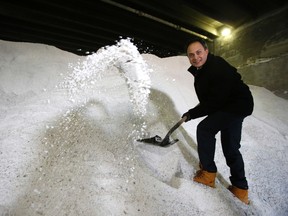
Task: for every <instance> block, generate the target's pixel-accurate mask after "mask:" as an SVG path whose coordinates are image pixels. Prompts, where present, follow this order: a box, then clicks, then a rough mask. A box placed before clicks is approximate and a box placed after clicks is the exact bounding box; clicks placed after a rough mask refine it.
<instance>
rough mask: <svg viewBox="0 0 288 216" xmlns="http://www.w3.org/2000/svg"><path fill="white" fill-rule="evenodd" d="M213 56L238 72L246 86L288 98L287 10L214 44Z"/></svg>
mask: <svg viewBox="0 0 288 216" xmlns="http://www.w3.org/2000/svg"><path fill="white" fill-rule="evenodd" d="M213 50H214V53H215V54H216V55H220V56H222V57H224V58H225V59H226V60H227V61H228V62H230V63H231V64H232V65H234V66H235V67H237V68H238V69H239V72H240V73H241V75H242V77H243V80H245V82H246V83H248V84H251V85H256V86H262V87H265V88H267V89H269V90H271V91H273V92H275V93H276V94H278V95H279V96H282V97H285V98H288V8H287V7H286V8H283V9H281V10H279V11H276V12H274V13H273V14H270V15H268V16H266V17H263V18H261V19H259V20H257V21H254V22H253V23H250V24H249V25H246V26H243V27H241V28H239V29H236V31H235V32H233V34H232V35H231V36H230V37H226V38H224V37H221V38H218V39H217V40H216V41H215V42H214V48H213Z"/></svg>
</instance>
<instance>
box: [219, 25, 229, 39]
mask: <svg viewBox="0 0 288 216" xmlns="http://www.w3.org/2000/svg"><path fill="white" fill-rule="evenodd" d="M230 34H231V29H230V28H227V27H225V28H223V29H222V30H221V35H222V36H224V37H225V36H229V35H230Z"/></svg>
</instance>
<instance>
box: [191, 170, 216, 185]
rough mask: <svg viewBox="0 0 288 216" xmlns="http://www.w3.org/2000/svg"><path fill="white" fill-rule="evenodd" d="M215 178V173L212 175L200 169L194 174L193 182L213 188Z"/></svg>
mask: <svg viewBox="0 0 288 216" xmlns="http://www.w3.org/2000/svg"><path fill="white" fill-rule="evenodd" d="M215 178H216V172H215V173H212V172H207V171H205V170H202V169H201V170H198V171H197V172H196V175H195V176H194V178H193V180H194V181H195V182H198V183H201V184H204V185H207V186H209V187H213V188H215Z"/></svg>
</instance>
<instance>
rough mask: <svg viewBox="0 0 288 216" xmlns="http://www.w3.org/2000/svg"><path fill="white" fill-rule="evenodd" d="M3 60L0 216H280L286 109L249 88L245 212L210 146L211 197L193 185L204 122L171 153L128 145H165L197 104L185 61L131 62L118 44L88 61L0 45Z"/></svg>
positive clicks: (144, 58) (286, 163)
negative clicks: (214, 170) (162, 140)
mask: <svg viewBox="0 0 288 216" xmlns="http://www.w3.org/2000/svg"><path fill="white" fill-rule="evenodd" d="M0 51H1V52H0V53H1V55H0V93H1V95H0V100H1V103H0V111H1V112H0V120H1V121H0V128H1V130H0V170H1V171H0V215H21V216H26V215H27V216H33V215H45V216H46V215H51V216H52V215H53V216H54V215H59V216H60V215H71V216H72V215H97V216H98V215H99V216H108V215H117V216H118V215H133V216H134V215H145V216H146V215H171V216H172V215H173V216H175V215H179V216H180V215H181V216H182V215H183V216H184V215H185V216H186V215H267V216H268V215H269V216H271V215H275V216H279V215H280V216H282V215H288V204H287V200H288V187H287V179H288V169H287V167H288V158H287V155H288V115H287V110H288V102H287V100H284V99H281V98H279V97H276V96H275V95H273V94H272V93H271V92H270V91H268V90H266V89H264V88H260V87H256V86H250V88H251V90H252V93H253V95H254V99H255V111H254V113H253V115H252V116H250V117H248V118H246V119H245V121H244V124H243V134H242V148H241V150H242V154H243V157H244V160H245V162H246V164H245V165H246V173H247V179H248V181H249V186H250V191H249V192H250V194H249V197H250V200H251V204H250V205H249V206H247V205H244V204H242V203H241V202H240V201H238V200H237V199H235V198H234V197H233V196H232V195H231V194H230V192H229V191H228V190H227V189H226V186H227V185H228V184H229V180H228V179H229V170H228V168H227V166H226V165H225V160H224V158H223V155H222V151H221V148H220V145H219V143H218V145H217V151H216V157H215V161H216V163H217V165H218V170H219V173H218V178H217V187H216V189H212V188H208V187H205V186H202V185H199V184H197V183H194V182H193V181H191V177H192V176H193V174H194V173H195V171H196V170H197V168H198V167H197V165H198V158H197V151H196V146H197V144H196V142H195V140H196V139H195V129H196V126H197V123H198V122H199V121H200V120H201V119H198V120H194V121H190V122H188V123H185V124H183V125H182V126H181V127H180V128H179V129H177V130H176V131H175V132H174V133H173V137H174V138H178V139H180V141H179V142H178V143H177V144H175V145H173V146H171V147H169V148H160V147H155V146H151V145H147V144H143V143H139V142H136V141H135V140H136V139H137V138H139V137H144V136H148V137H149V136H155V135H156V134H158V135H160V136H162V137H164V136H165V135H166V133H167V132H168V130H169V129H170V128H171V127H172V126H173V125H174V124H175V123H176V122H177V121H178V120H179V119H180V117H181V115H182V113H184V112H186V111H187V110H188V109H189V108H191V107H193V106H194V105H195V104H197V103H198V102H197V98H196V96H195V93H194V89H193V77H192V76H191V75H190V74H189V73H188V72H187V71H186V70H187V68H188V67H189V62H188V60H187V59H186V57H183V56H178V57H170V58H164V59H160V58H158V57H156V56H154V55H149V54H145V55H140V54H139V53H138V52H137V49H136V48H135V47H134V46H133V44H131V43H130V42H129V41H125V40H123V41H120V42H119V44H118V46H111V47H107V48H105V49H102V50H99V52H98V53H96V54H93V55H90V56H89V57H87V58H86V57H79V56H76V55H73V54H71V53H67V52H64V51H61V50H59V49H56V48H54V47H50V46H46V45H41V44H28V43H13V42H6V41H0ZM149 92H150V93H149Z"/></svg>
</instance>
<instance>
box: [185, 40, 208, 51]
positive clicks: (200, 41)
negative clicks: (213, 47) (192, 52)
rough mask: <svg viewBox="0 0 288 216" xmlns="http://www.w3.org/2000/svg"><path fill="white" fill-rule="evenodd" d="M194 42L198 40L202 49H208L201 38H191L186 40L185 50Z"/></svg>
mask: <svg viewBox="0 0 288 216" xmlns="http://www.w3.org/2000/svg"><path fill="white" fill-rule="evenodd" d="M195 42H199V43H200V44H201V45H202V46H203V47H204V49H208V45H207V43H206V41H205V40H204V39H202V38H192V39H190V40H189V41H188V42H187V45H186V51H187V48H188V46H189V45H190V44H192V43H195Z"/></svg>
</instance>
